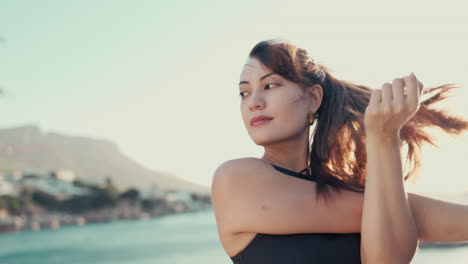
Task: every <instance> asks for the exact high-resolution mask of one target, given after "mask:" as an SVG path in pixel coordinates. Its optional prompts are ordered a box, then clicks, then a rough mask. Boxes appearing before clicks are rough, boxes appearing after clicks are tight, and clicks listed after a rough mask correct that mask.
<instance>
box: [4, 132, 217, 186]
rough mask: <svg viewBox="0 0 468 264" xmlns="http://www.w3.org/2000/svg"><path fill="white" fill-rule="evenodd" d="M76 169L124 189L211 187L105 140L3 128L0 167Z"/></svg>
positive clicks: (85, 177) (91, 178) (89, 177)
mask: <svg viewBox="0 0 468 264" xmlns="http://www.w3.org/2000/svg"><path fill="white" fill-rule="evenodd" d="M21 169H39V170H56V169H67V170H73V171H74V172H75V175H76V177H77V178H79V179H83V180H85V181H90V182H94V183H97V184H104V182H105V178H106V177H107V176H110V177H111V178H112V181H113V182H114V184H115V185H116V186H117V187H118V188H121V189H126V188H130V187H136V188H144V189H147V188H151V187H152V185H153V184H156V186H158V187H160V188H163V189H178V190H190V191H194V192H197V193H204V194H207V193H209V192H210V190H209V187H206V186H202V185H198V184H195V183H191V182H189V181H186V180H185V179H182V178H180V177H177V176H176V175H174V174H171V173H167V172H162V171H153V170H149V169H146V168H144V167H143V166H142V165H140V164H138V162H136V161H134V160H132V159H131V158H129V157H127V156H125V154H123V153H121V152H120V150H119V148H118V146H117V145H116V144H115V143H113V142H111V141H109V140H104V139H94V138H89V137H81V136H69V135H62V134H58V133H44V132H42V131H41V130H40V129H39V127H37V126H35V125H27V126H21V127H15V128H6V129H5V128H4V129H0V170H1V171H5V170H21Z"/></svg>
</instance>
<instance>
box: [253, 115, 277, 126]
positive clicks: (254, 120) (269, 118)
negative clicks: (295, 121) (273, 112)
mask: <svg viewBox="0 0 468 264" xmlns="http://www.w3.org/2000/svg"><path fill="white" fill-rule="evenodd" d="M271 119H273V118H272V117H269V116H263V115H261V116H257V117H254V118H252V120H250V125H253V124H254V123H255V122H258V121H262V120H271Z"/></svg>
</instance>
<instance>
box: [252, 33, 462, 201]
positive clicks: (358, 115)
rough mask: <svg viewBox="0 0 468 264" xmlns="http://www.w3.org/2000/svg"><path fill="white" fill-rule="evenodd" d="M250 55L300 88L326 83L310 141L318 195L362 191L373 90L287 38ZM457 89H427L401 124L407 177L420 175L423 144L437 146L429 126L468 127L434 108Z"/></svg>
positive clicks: (266, 43) (453, 129)
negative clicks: (341, 76)
mask: <svg viewBox="0 0 468 264" xmlns="http://www.w3.org/2000/svg"><path fill="white" fill-rule="evenodd" d="M249 56H250V57H251V58H257V59H259V60H260V61H261V62H262V63H263V64H264V65H265V66H267V67H268V68H270V69H271V70H272V71H273V72H275V73H277V74H279V75H281V76H283V77H284V78H286V79H288V80H290V81H293V82H295V83H297V84H299V85H301V86H302V87H308V86H312V85H315V84H320V85H321V86H322V89H323V99H322V102H321V105H320V107H319V108H318V110H317V112H316V113H315V116H316V118H317V122H316V126H315V130H314V132H313V140H312V144H311V145H310V146H309V150H310V156H309V166H310V169H311V172H312V174H313V175H315V176H316V182H317V185H316V186H317V194H318V195H324V196H325V198H326V197H327V196H328V195H329V192H328V191H329V189H328V188H329V187H331V188H333V189H335V190H339V189H346V190H351V191H357V192H363V191H364V187H365V175H366V162H367V158H366V147H365V146H366V145H365V144H366V135H365V129H364V113H365V110H366V107H367V106H368V104H369V100H370V98H371V94H372V90H373V89H372V88H370V87H368V86H365V85H360V84H357V83H354V82H350V81H346V80H339V79H337V78H335V77H334V76H333V75H332V74H331V72H330V69H329V68H328V67H326V66H325V65H322V64H319V63H318V62H317V61H316V60H314V59H313V58H311V57H310V56H309V55H308V53H307V51H306V50H304V49H302V48H299V47H296V46H295V45H294V44H292V43H290V42H287V41H280V40H266V41H262V42H259V43H258V44H257V45H255V47H254V48H253V49H252V50H251V52H250V54H249ZM456 88H461V87H460V86H458V85H456V84H444V85H440V86H437V87H430V88H425V90H424V91H423V94H422V97H425V96H427V97H428V98H427V99H423V98H422V100H421V104H420V108H419V109H418V111H417V112H416V114H415V115H414V116H413V117H412V118H411V119H410V120H409V121H408V122H407V123H406V124H405V125H404V126H403V127H402V128H401V130H400V139H401V142H402V144H407V147H408V148H407V149H408V151H407V153H406V155H407V162H408V163H409V164H410V165H411V164H412V165H413V166H412V167H413V168H412V169H411V170H410V171H409V172H408V173H407V174H406V175H405V176H404V180H405V181H406V180H412V181H414V180H415V178H416V177H415V175H416V172H417V169H419V168H420V166H421V161H420V153H421V147H422V146H423V145H424V144H427V143H429V144H431V145H433V146H437V145H436V144H435V143H434V138H433V137H431V135H430V133H428V132H427V131H425V128H440V129H442V130H443V131H445V132H446V133H449V134H454V135H457V134H461V133H462V132H464V131H466V130H468V121H467V120H464V119H462V118H460V117H455V116H452V115H450V114H449V113H447V112H446V111H444V110H441V109H436V108H435V107H433V105H434V104H435V103H437V102H439V101H441V100H444V99H446V98H447V95H448V93H449V92H450V91H452V90H454V89H456Z"/></svg>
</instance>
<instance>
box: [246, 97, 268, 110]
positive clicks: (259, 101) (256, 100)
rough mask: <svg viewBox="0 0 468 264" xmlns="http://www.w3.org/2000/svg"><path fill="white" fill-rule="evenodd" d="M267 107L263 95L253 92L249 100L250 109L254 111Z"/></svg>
mask: <svg viewBox="0 0 468 264" xmlns="http://www.w3.org/2000/svg"><path fill="white" fill-rule="evenodd" d="M264 107H265V101H264V100H263V98H261V96H259V95H255V94H252V96H251V97H250V102H249V109H250V110H251V111H254V110H256V109H263V108H264Z"/></svg>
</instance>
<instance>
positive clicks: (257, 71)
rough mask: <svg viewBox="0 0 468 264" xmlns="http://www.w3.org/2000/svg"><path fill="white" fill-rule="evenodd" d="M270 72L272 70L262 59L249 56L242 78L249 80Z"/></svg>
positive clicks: (243, 68)
mask: <svg viewBox="0 0 468 264" xmlns="http://www.w3.org/2000/svg"><path fill="white" fill-rule="evenodd" d="M270 72H272V71H271V70H270V69H269V68H268V67H267V66H265V65H264V64H263V63H262V62H261V61H260V60H258V59H256V58H248V59H247V61H246V62H245V64H244V66H243V67H242V71H241V74H240V79H241V80H247V79H252V78H260V77H261V76H263V75H265V74H267V73H270Z"/></svg>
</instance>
